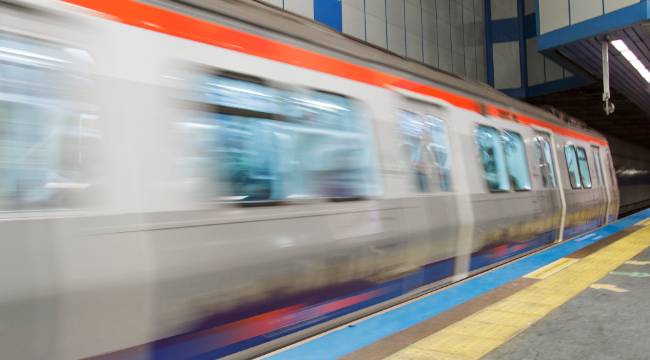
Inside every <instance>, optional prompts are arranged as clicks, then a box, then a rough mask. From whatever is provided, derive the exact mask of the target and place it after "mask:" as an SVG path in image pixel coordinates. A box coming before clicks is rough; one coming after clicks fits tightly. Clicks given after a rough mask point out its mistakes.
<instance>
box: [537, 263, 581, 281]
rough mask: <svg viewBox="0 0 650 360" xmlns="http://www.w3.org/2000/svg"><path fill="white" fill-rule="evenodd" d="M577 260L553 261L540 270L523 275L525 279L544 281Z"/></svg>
mask: <svg viewBox="0 0 650 360" xmlns="http://www.w3.org/2000/svg"><path fill="white" fill-rule="evenodd" d="M577 261H578V259H571V258H561V259H558V260H555V261H553V262H552V263H550V264H548V265H546V266H542V267H541V268H539V269H537V270H535V271H533V272H531V273H528V274H526V275H524V277H525V278H528V279H538V280H541V279H546V278H547V277H549V276H551V275H553V274H555V273H558V272H560V271H561V270H564V269H565V268H567V267H569V266H571V265H573V263H575V262H577Z"/></svg>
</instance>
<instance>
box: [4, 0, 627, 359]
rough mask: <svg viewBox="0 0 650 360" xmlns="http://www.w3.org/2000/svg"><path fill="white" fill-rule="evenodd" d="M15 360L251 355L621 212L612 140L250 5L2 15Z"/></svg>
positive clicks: (19, 7)
mask: <svg viewBox="0 0 650 360" xmlns="http://www.w3.org/2000/svg"><path fill="white" fill-rule="evenodd" d="M0 77H1V81H0V211H1V212H0V220H1V221H0V234H1V237H0V239H1V241H2V248H1V249H2V251H0V349H2V350H1V352H2V357H3V358H6V359H71V358H93V357H97V358H102V359H129V358H135V359H144V358H166V359H169V358H193V359H213V358H218V357H238V358H245V357H252V356H256V355H259V354H263V353H265V352H268V351H271V350H273V349H276V348H278V347H280V346H282V345H285V344H288V343H290V342H292V341H296V340H297V339H300V338H304V337H306V336H309V335H311V334H314V333H316V332H318V331H323V330H324V329H327V328H331V327H333V326H335V325H337V324H341V323H343V322H345V321H349V320H351V319H354V318H358V317H361V316H364V315H366V314H369V313H371V312H374V311H378V310H379V309H382V308H385V307H387V306H390V305H392V304H395V303H398V302H400V301H404V300H405V299H408V298H410V297H413V296H416V295H417V294H421V293H423V292H426V291H430V290H431V289H434V288H438V287H440V286H443V285H446V284H450V283H452V282H454V281H458V280H460V279H463V278H465V277H468V276H471V275H473V274H476V273H477V272H481V271H485V270H486V269H489V268H492V267H494V266H497V265H499V264H502V263H503V262H506V261H509V260H512V259H514V258H517V257H520V256H523V255H525V254H527V253H530V252H532V251H535V250H537V249H540V248H542V247H544V246H548V245H550V244H553V243H555V242H559V241H563V240H566V239H569V238H573V237H576V236H579V235H580V234H582V233H584V232H586V231H588V230H591V229H594V228H597V227H599V226H602V225H604V224H607V223H608V222H611V221H613V220H615V219H616V218H617V216H618V209H619V195H618V190H617V184H616V177H615V173H614V170H613V167H612V160H611V155H610V150H609V147H608V142H607V141H606V139H605V138H604V137H603V136H602V135H600V134H598V133H597V132H595V131H592V130H590V129H588V128H586V127H585V126H582V125H580V122H578V121H576V120H573V119H566V118H564V119H560V118H557V117H555V116H554V115H552V114H550V113H549V112H547V111H544V110H541V109H538V108H535V107H532V106H529V105H527V104H524V103H522V102H519V101H515V100H513V99H511V98H509V97H507V96H505V95H503V94H501V93H499V92H497V91H495V90H493V89H491V88H489V87H487V86H485V85H482V84H479V83H474V82H470V81H465V80H462V79H460V78H458V77H455V76H453V75H450V74H446V73H443V72H440V71H437V70H433V69H430V68H428V67H426V66H424V65H422V64H418V63H415V62H412V61H409V60H406V59H403V58H400V57H398V56H396V55H394V54H391V53H388V52H386V51H383V50H380V49H377V48H375V47H372V46H371V45H368V44H365V43H362V42H359V41H355V40H353V39H350V38H347V37H346V36H344V35H341V34H338V33H336V32H334V31H330V30H328V29H327V28H325V27H323V26H321V25H318V24H315V23H313V22H311V21H309V20H306V19H302V18H300V17H298V16H293V15H287V14H282V13H281V12H280V11H279V10H277V9H274V8H272V7H268V6H261V5H259V4H257V3H255V2H252V1H217V0H212V1H207V0H206V1H202V0H185V1H163V0H157V1H153V0H151V1H132V0H111V1H101V0H64V1H51V0H2V1H0Z"/></svg>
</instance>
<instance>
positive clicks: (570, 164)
mask: <svg viewBox="0 0 650 360" xmlns="http://www.w3.org/2000/svg"><path fill="white" fill-rule="evenodd" d="M564 157H565V158H566V165H567V169H568V171H569V181H570V182H571V187H572V188H574V189H580V188H582V183H581V182H580V174H579V172H578V156H577V155H576V149H575V147H574V146H573V145H566V146H565V147H564Z"/></svg>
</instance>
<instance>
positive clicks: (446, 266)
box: [107, 224, 592, 359]
mask: <svg viewBox="0 0 650 360" xmlns="http://www.w3.org/2000/svg"><path fill="white" fill-rule="evenodd" d="M589 225H592V224H589ZM584 228H585V227H582V226H581V227H579V230H582V231H584V230H583V229H584ZM582 231H581V232H582ZM554 233H555V232H554V231H551V232H546V233H543V234H541V235H539V236H538V237H536V238H535V239H533V240H531V241H528V242H523V243H507V244H499V245H496V246H492V247H490V248H487V249H483V250H480V251H478V252H476V253H474V254H472V258H471V262H470V268H471V270H476V269H480V268H483V267H486V266H489V265H492V264H495V263H498V262H500V261H503V260H506V259H508V258H511V257H514V256H517V255H520V254H523V253H525V252H528V251H531V250H533V249H534V248H538V247H540V246H543V245H545V244H548V243H551V242H552V241H553V240H554ZM495 249H496V250H495ZM454 265H455V259H453V258H451V259H445V260H441V261H439V262H436V263H433V264H429V265H426V266H424V267H422V268H420V269H419V270H418V271H415V272H413V273H410V274H407V275H405V276H402V277H400V278H398V279H395V280H391V281H387V282H385V283H381V284H375V283H371V282H358V283H355V284H351V285H350V286H348V287H343V288H340V289H338V291H337V292H338V293H342V292H345V291H348V292H346V293H344V294H341V295H340V296H338V297H334V298H332V296H331V293H332V292H333V289H332V288H324V289H321V290H320V291H319V293H318V294H315V296H314V294H312V295H310V296H300V295H296V296H295V297H294V298H289V299H282V301H280V302H277V301H276V302H275V303H264V304H260V306H261V307H257V308H254V309H253V310H250V309H248V310H243V311H242V309H238V310H236V311H234V312H233V313H229V314H219V315H217V316H213V317H211V318H208V319H207V320H206V321H203V322H201V323H200V324H197V326H196V327H194V328H192V329H190V330H188V331H187V332H185V333H184V334H182V335H178V336H174V337H171V338H167V339H162V340H159V341H155V342H153V343H151V344H147V345H143V346H141V347H138V348H139V349H138V350H134V349H127V350H124V351H118V352H116V353H113V354H109V355H108V356H107V358H110V359H117V358H127V357H130V356H129V354H134V353H139V354H140V355H143V354H144V353H146V354H147V358H153V359H176V358H192V359H214V358H217V357H222V356H226V355H230V354H233V353H236V352H239V351H243V350H246V349H248V348H251V347H253V346H256V345H260V344H262V343H265V342H268V341H271V340H274V339H277V338H280V337H283V336H286V335H288V334H291V333H295V332H297V331H300V330H304V329H306V328H309V327H312V326H314V325H318V324H321V323H323V322H326V321H329V320H332V319H335V318H337V317H340V316H344V315H347V314H350V313H353V312H355V311H358V310H361V309H363V308H367V307H369V306H373V305H376V304H379V303H382V302H385V301H387V300H390V299H393V298H395V297H398V296H401V295H404V294H406V293H409V292H411V291H413V290H415V289H417V288H419V287H422V286H424V285H427V284H431V283H435V282H437V281H440V280H443V279H446V278H449V277H450V276H452V275H453V273H454ZM345 289H347V290H345ZM377 291H379V292H378V293H379V294H380V295H379V296H375V297H372V298H369V299H367V300H365V301H361V302H359V303H356V304H353V305H350V306H347V307H345V308H342V309H338V310H336V311H332V312H329V313H326V314H323V315H321V316H318V317H316V318H313V319H308V320H306V321H302V322H297V323H295V324H291V325H289V326H286V327H283V328H280V329H278V330H274V331H271V332H268V333H265V334H263V335H260V336H255V337H252V338H250V339H246V340H243V341H239V342H237V343H234V344H231V345H227V346H222V347H218V346H213V347H212V348H213V349H212V350H210V351H207V352H201V353H197V349H199V348H206V347H209V346H210V345H211V344H215V345H216V344H218V343H219V340H220V334H219V333H218V332H210V331H209V330H210V329H216V328H218V327H220V326H223V325H225V324H230V323H232V322H234V321H238V320H243V319H247V318H249V317H252V316H255V315H258V314H264V313H267V312H270V311H273V310H275V309H277V308H279V306H280V305H281V306H284V307H287V306H291V305H293V304H301V305H305V306H306V307H308V308H310V307H316V306H318V305H321V304H324V303H327V302H335V301H338V300H343V301H344V300H345V299H347V298H352V297H355V296H357V295H363V294H367V293H371V292H377Z"/></svg>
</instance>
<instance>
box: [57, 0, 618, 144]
mask: <svg viewBox="0 0 650 360" xmlns="http://www.w3.org/2000/svg"><path fill="white" fill-rule="evenodd" d="M62 1H64V2H67V3H70V4H74V5H78V6H81V7H84V8H87V9H91V10H94V11H97V12H99V13H102V14H104V15H107V16H108V17H109V18H111V19H112V20H117V21H120V22H122V23H124V24H129V25H133V26H137V27H140V28H144V29H148V30H152V31H156V32H159V33H164V34H168V35H172V36H175V37H180V38H184V39H188V40H193V41H198V42H201V43H204V44H210V45H214V46H218V47H221V48H225V49H230V50H233V51H237V52H241V53H245V54H249V55H254V56H257V57H261V58H265V59H269V60H275V61H278V62H282V63H285V64H290V65H295V66H298V67H301V68H305V69H311V70H315V71H319V72H322V73H326V74H330V75H335V76H339V77H342V78H346V79H349V80H354V81H359V82H362V83H366V84H370V85H374V86H379V87H389V86H394V87H398V88H401V89H404V90H409V91H413V92H417V93H419V94H422V95H427V96H431V97H435V98H439V99H442V100H445V101H447V102H449V103H450V104H452V105H454V106H457V107H460V108H463V109H466V110H470V111H474V112H477V113H482V110H481V104H480V103H479V102H478V101H476V100H473V99H470V98H468V97H465V96H462V95H459V94H455V93H452V92H448V91H445V90H442V89H438V88H435V87H432V86H428V85H425V84H421V83H418V82H415V81H411V80H407V79H404V78H401V77H399V76H395V75H391V74H388V73H384V72H381V71H377V70H374V69H371V68H368V67H364V66H361V65H356V64H352V63H349V62H346V61H343V60H340V59H337V58H334V57H331V56H327V55H323V54H319V53H316V52H313V51H309V50H305V49H302V48H299V47H296V46H293V45H289V44H284V43H282V42H279V41H276V40H271V39H266V38H264V37H261V36H257V35H253V34H249V33H246V32H243V31H239V30H235V29H232V28H229V27H226V26H223V25H219V24H215V23H211V22H208V21H205V20H201V19H197V18H193V17H191V16H188V15H183V14H180V13H176V12H173V11H170V10H166V9H162V8H158V7H155V6H152V5H148V4H143V3H139V2H137V1H133V0H110V1H106V0H62ZM487 108H488V112H487V113H488V115H492V116H496V117H500V118H504V119H511V120H516V121H519V122H521V123H523V124H527V125H537V126H541V127H545V128H547V129H549V130H552V131H553V132H555V133H558V134H561V135H565V136H569V137H573V138H576V139H580V140H584V141H590V142H593V143H597V144H601V145H607V141H606V140H605V139H601V138H598V137H594V136H591V135H588V134H585V133H582V132H579V131H576V130H573V129H570V128H566V127H563V126H561V125H557V124H553V123H549V122H546V121H543V120H539V119H535V118H532V117H529V116H526V115H523V114H518V113H513V112H511V111H509V110H505V109H502V108H499V107H497V106H494V105H488V107H487ZM513 115H514V116H513Z"/></svg>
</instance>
